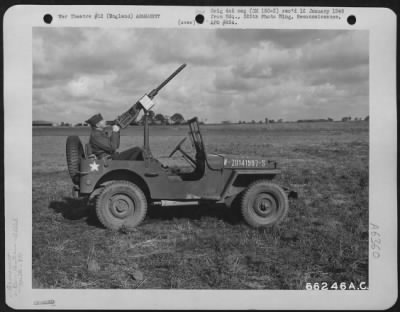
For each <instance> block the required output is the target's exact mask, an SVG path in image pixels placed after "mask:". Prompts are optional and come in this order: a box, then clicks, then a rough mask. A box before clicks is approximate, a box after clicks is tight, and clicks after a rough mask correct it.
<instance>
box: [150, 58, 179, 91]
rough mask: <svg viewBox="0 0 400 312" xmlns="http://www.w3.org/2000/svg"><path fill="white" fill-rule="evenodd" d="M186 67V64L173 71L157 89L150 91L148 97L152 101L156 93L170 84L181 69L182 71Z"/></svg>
mask: <svg viewBox="0 0 400 312" xmlns="http://www.w3.org/2000/svg"><path fill="white" fill-rule="evenodd" d="M185 67H186V64H182V65H181V66H179V67H178V69H177V70H175V71H174V72H173V73H172V74H171V75H170V76H169V77H168V78H167V79H165V80H164V81H163V82H162V83H161V84H160V85H159V86H158V87H157V88H155V89H154V90H152V91H151V92H150V93H149V94H148V96H149V97H150V98H151V99H152V98H153V97H155V96H156V95H157V93H158V91H160V90H161V89H162V88H164V86H165V85H166V84H167V83H168V82H170V81H171V80H172V79H174V77H175V76H176V75H178V74H179V73H180V72H181V71H182V69H184V68H185Z"/></svg>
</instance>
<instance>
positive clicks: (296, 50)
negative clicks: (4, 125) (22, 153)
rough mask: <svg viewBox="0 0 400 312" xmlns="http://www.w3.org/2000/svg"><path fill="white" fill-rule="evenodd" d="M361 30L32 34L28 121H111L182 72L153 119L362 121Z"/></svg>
mask: <svg viewBox="0 0 400 312" xmlns="http://www.w3.org/2000/svg"><path fill="white" fill-rule="evenodd" d="M368 51H369V50H368V31H364V30H349V31H348V30H275V29H274V30H273V29H253V30H237V29H208V30H207V29H203V30H192V29H155V28H154V29H150V28H146V29H132V28H128V29H123V28H122V29H121V28H118V29H117V28H115V29H114V28H111V29H110V28H45V27H43V28H42V27H37V28H34V30H33V119H34V120H47V121H52V122H61V121H64V122H71V123H78V122H83V121H85V120H86V119H88V118H89V117H90V116H92V115H94V114H96V113H102V115H103V116H104V118H105V119H106V120H113V119H115V118H116V117H117V116H118V115H120V114H122V113H123V112H124V111H126V110H128V109H129V108H130V107H131V105H133V104H134V103H135V102H136V101H137V100H138V99H139V98H141V97H142V96H143V95H144V94H145V93H148V92H150V91H151V90H152V89H153V88H155V87H156V86H158V84H160V83H161V82H162V81H163V80H164V79H165V78H166V77H168V76H169V75H170V74H171V73H172V72H173V71H174V70H175V69H176V68H178V66H179V65H181V64H183V63H186V64H187V67H186V68H185V69H184V70H183V71H182V72H181V73H180V74H179V75H178V76H176V77H175V79H174V80H172V81H171V82H170V83H169V84H168V85H167V86H166V87H165V88H164V89H163V90H162V91H160V93H159V94H158V95H157V97H155V98H154V102H155V104H156V105H155V106H154V108H153V110H154V111H155V113H156V114H158V113H161V114H163V115H168V116H172V115H173V114H174V113H181V114H182V115H183V116H184V118H185V119H189V118H192V117H194V116H197V117H198V118H199V119H200V120H202V121H205V122H208V123H214V122H221V121H231V122H237V121H239V120H245V121H251V120H256V121H259V120H264V119H265V118H269V119H283V120H285V121H296V120H298V119H312V118H333V119H335V120H338V119H341V118H342V117H344V116H352V117H362V118H364V117H365V116H367V115H368V114H369V108H368V107H369V88H368V82H369V70H368V68H369V52H368Z"/></svg>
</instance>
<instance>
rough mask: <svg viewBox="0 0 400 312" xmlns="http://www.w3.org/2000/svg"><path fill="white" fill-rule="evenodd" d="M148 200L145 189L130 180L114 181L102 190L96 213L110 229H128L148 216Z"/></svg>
mask: <svg viewBox="0 0 400 312" xmlns="http://www.w3.org/2000/svg"><path fill="white" fill-rule="evenodd" d="M146 213H147V200H146V196H145V195H144V193H143V191H142V190H141V189H140V188H139V187H138V186H137V185H135V184H133V183H131V182H128V181H114V182H112V183H110V184H108V185H107V186H105V187H104V189H103V190H102V191H101V193H100V194H99V196H98V197H97V200H96V214H97V217H98V219H99V221H100V222H101V223H102V224H103V225H104V226H105V227H106V228H108V229H111V230H119V229H121V228H124V229H126V230H128V231H130V230H132V229H133V228H135V227H136V226H138V225H139V224H140V223H141V222H142V221H143V220H144V218H145V217H146Z"/></svg>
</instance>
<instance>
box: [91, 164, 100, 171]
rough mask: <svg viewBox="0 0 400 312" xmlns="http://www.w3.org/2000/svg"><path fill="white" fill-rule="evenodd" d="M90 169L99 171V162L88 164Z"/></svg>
mask: <svg viewBox="0 0 400 312" xmlns="http://www.w3.org/2000/svg"><path fill="white" fill-rule="evenodd" d="M89 166H90V171H99V164H97V163H96V162H93V163H91V164H90V165H89Z"/></svg>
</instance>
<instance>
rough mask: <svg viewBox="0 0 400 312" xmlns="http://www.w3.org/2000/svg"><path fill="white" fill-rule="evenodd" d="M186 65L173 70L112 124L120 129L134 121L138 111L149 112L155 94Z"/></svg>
mask: <svg viewBox="0 0 400 312" xmlns="http://www.w3.org/2000/svg"><path fill="white" fill-rule="evenodd" d="M185 66H186V64H182V65H181V66H179V68H178V69H177V70H175V71H174V72H173V73H172V74H171V75H170V76H169V77H168V78H167V79H165V80H164V81H163V82H162V83H161V84H160V85H159V86H158V87H157V88H155V89H153V90H151V91H150V93H149V94H145V95H144V96H143V97H142V98H141V99H140V100H139V101H137V102H136V103H135V104H134V105H133V106H132V107H131V108H130V109H129V110H128V111H126V112H125V113H123V114H122V115H120V116H118V117H117V119H116V120H115V121H114V124H117V125H118V126H119V127H121V128H122V129H124V128H126V127H127V126H129V124H130V123H131V122H132V121H134V120H135V119H136V118H137V116H138V115H139V112H140V109H144V110H145V111H148V110H150V109H151V108H152V107H153V106H154V103H153V101H152V100H153V98H154V97H155V96H156V95H157V93H158V92H159V91H160V90H161V89H162V88H164V86H165V85H166V84H167V83H168V82H170V81H171V80H172V79H173V78H174V77H175V76H176V75H178V74H179V72H180V71H181V70H182V69H184V68H185Z"/></svg>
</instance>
